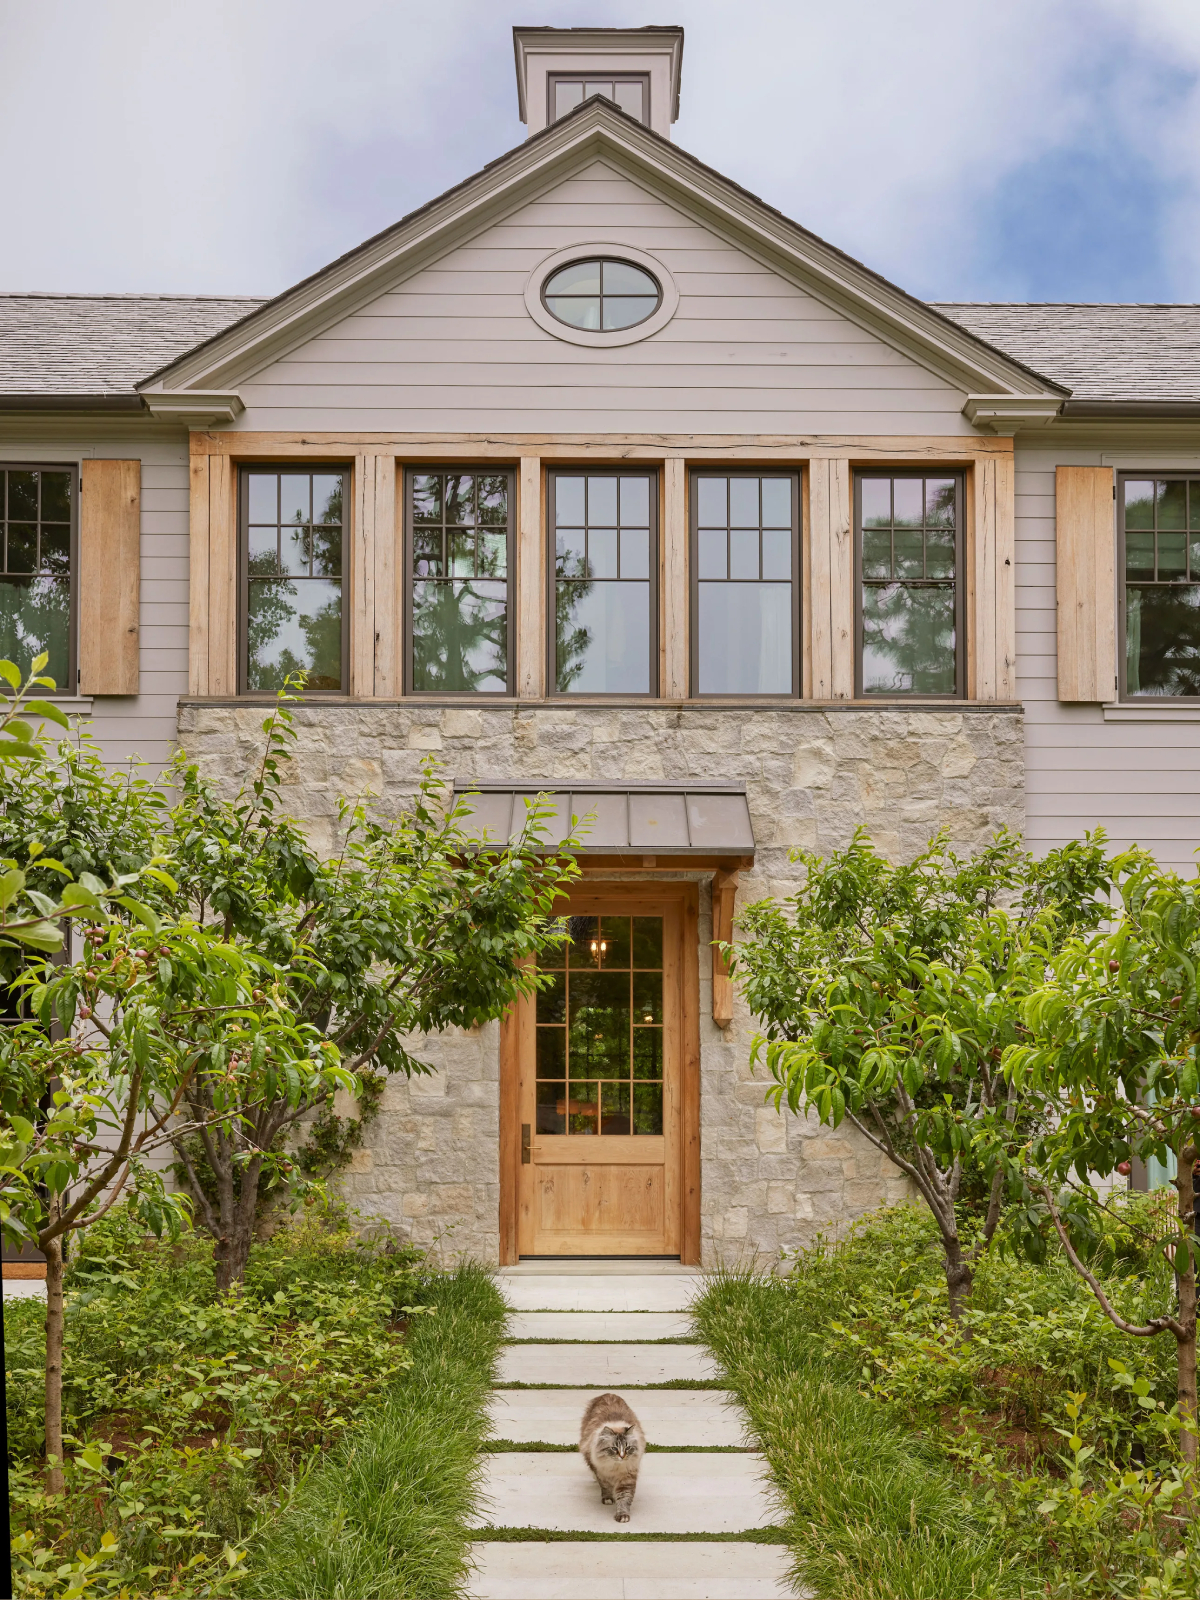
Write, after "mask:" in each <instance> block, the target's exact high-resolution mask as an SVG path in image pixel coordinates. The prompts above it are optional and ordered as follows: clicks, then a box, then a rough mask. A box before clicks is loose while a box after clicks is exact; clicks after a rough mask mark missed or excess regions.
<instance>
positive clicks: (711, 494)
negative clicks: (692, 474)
mask: <svg viewBox="0 0 1200 1600" xmlns="http://www.w3.org/2000/svg"><path fill="white" fill-rule="evenodd" d="M728 492H729V479H728V478H697V480H696V514H697V521H698V522H699V524H700V526H701V527H702V528H725V527H728V525H729V521H728V514H729V500H728Z"/></svg>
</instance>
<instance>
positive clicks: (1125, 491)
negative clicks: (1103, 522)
mask: <svg viewBox="0 0 1200 1600" xmlns="http://www.w3.org/2000/svg"><path fill="white" fill-rule="evenodd" d="M1117 508H1118V526H1119V528H1120V531H1121V571H1122V587H1123V590H1124V596H1123V604H1122V608H1121V609H1122V614H1123V615H1122V620H1123V623H1124V632H1125V649H1124V692H1125V694H1126V695H1128V696H1130V697H1131V698H1137V697H1141V696H1146V697H1150V696H1154V697H1155V698H1158V699H1167V698H1170V699H1195V698H1200V477H1197V478H1188V477H1185V476H1182V475H1172V474H1167V473H1162V474H1156V475H1155V476H1154V477H1149V476H1143V475H1140V474H1136V473H1130V474H1129V475H1128V476H1127V477H1122V478H1121V479H1120V481H1119V486H1118V492H1117Z"/></svg>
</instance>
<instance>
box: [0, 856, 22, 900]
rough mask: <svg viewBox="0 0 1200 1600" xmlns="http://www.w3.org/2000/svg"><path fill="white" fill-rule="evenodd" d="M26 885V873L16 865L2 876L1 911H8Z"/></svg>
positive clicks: (0, 891)
mask: <svg viewBox="0 0 1200 1600" xmlns="http://www.w3.org/2000/svg"><path fill="white" fill-rule="evenodd" d="M24 887H25V874H24V873H23V872H21V871H20V870H19V869H18V868H16V867H14V868H13V870H12V871H11V872H6V873H5V874H4V875H3V877H0V911H7V910H8V908H9V906H10V905H12V903H13V901H14V900H15V899H16V898H17V896H18V895H19V894H20V892H21V890H22V889H23V888H24Z"/></svg>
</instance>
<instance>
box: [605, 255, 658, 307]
mask: <svg viewBox="0 0 1200 1600" xmlns="http://www.w3.org/2000/svg"><path fill="white" fill-rule="evenodd" d="M604 293H605V295H606V296H607V295H610V294H638V295H649V296H650V298H651V299H652V300H657V299H658V285H657V284H656V283H655V281H654V279H653V278H652V277H651V276H650V274H649V273H648V272H643V271H642V269H641V267H635V266H633V265H631V263H630V262H628V261H606V262H605V263H604Z"/></svg>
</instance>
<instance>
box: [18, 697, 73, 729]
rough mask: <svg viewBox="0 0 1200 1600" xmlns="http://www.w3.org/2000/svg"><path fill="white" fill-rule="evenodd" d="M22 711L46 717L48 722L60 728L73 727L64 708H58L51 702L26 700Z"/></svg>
mask: <svg viewBox="0 0 1200 1600" xmlns="http://www.w3.org/2000/svg"><path fill="white" fill-rule="evenodd" d="M21 709H22V711H26V712H29V713H30V714H31V715H37V716H39V717H45V718H46V720H47V721H48V722H56V723H57V724H58V726H59V727H60V728H69V727H70V726H71V723H70V719H69V718H68V717H67V715H66V713H65V712H64V711H63V709H62V707H61V706H56V705H55V704H54V703H53V701H51V700H26V702H25V704H24V705H23V706H22V707H21Z"/></svg>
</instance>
